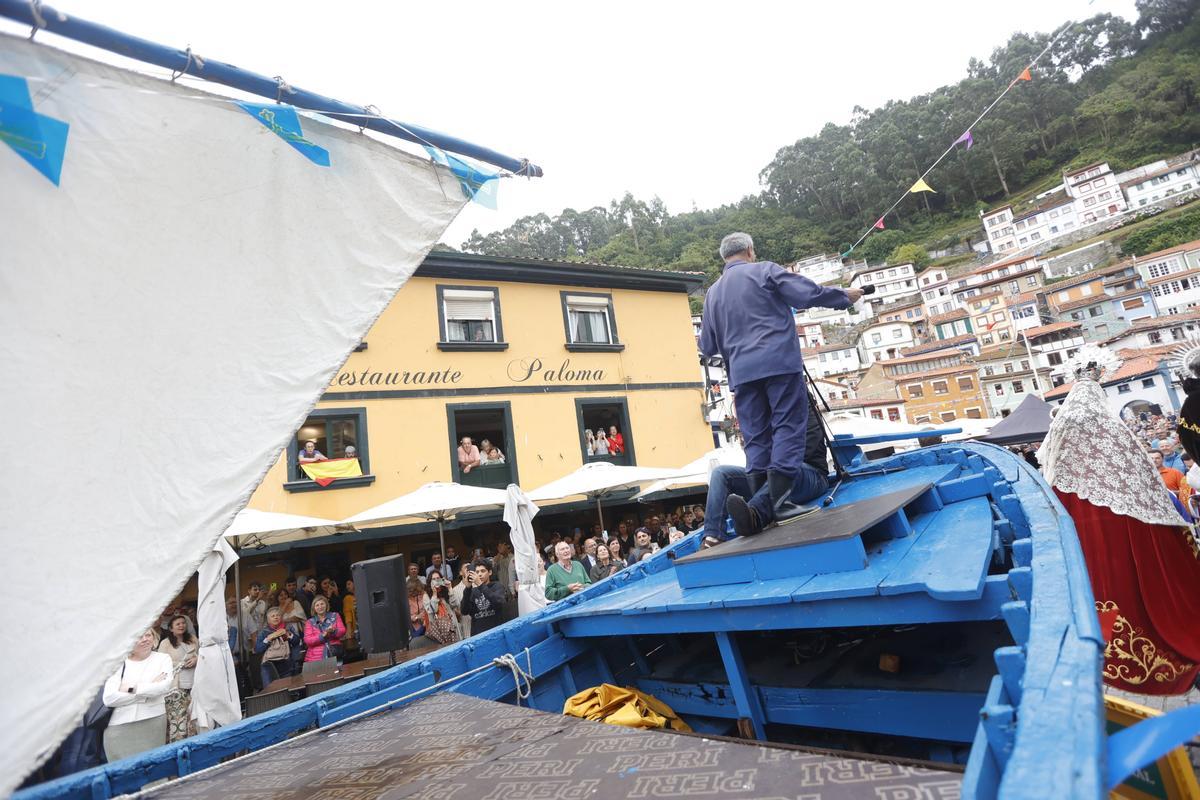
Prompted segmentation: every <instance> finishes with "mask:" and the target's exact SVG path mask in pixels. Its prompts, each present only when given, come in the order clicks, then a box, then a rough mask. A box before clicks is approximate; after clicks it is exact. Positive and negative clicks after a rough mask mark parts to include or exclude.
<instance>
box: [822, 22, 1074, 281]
mask: <svg viewBox="0 0 1200 800" xmlns="http://www.w3.org/2000/svg"><path fill="white" fill-rule="evenodd" d="M1074 24H1075V21H1074V20H1070V21H1068V22H1067V23H1066V24H1065V25H1063V26H1062V27H1061V28H1059V30H1058V32H1057V33H1055V34H1054V36H1052V37H1050V41H1049V42H1048V43H1047V44H1046V46H1045V47H1044V48H1042V52H1040V53H1038V54H1037V55H1036V56H1034V57H1033V60H1032V61H1030V62H1029V64H1028V65H1026V67H1025V69H1023V70H1021V72H1020V73H1019V74H1018V75H1017V77H1015V78H1013V79H1012V80H1011V81H1009V83H1008V85H1007V86H1005V87H1004V91H1002V92H1000V94H999V95H997V96H996V99H995V100H993V101H992V102H991V103H989V104H988V106H987V108H985V109H984V110H983V111H982V112H980V114H979V116H978V117H976V118H975V121H974V122H972V123H971V124H970V125H968V126H967V129H966V130H965V131H963V133H962V135H960V136H959V137H958V138H957V139H955V140H954V141H953V142H951V143H950V146H949V147H947V148H946V149H945V150H944V151H943V152H942V154H941V155H940V156H938V157H937V159H936V160H934V162H933V163H932V164H930V165H929V166H928V167H927V168H926V169H925V171H924V172H922V173H921V175H920V177H918V178H917V180H916V182H915V183H913V185H912V186H910V187H909V188H908V189H906V190H905V191H904V193H903V194H901V195H900V196H899V197H897V198H896V201H895V202H894V203H892V204H891V205H890V206H888V208H887V211H884V212H883V213H882V214H880V215H879V218H878V219H876V220H875V222H874V223H873V224H872V225H871V226H870V227H868V228H867V229H866V230H865V231H863V233H862V235H861V236H859V237H858V239H857V240H855V242H854V244H852V245H850V248H849V249H848V250H846V252H844V253H842V254H841V257H842V258H846V257H848V256H849V255H850V254H851V253H853V252H854V249H855V248H856V247H858V246H859V245H860V244H862V243H863V240H865V239H866V238H867V237H868V236H870V235H871V233H872V232H874V231H877V230H884V224H883V220H884V218H886V217H887V215H888V214H891V213H892V212H893V211H895V210H896V208H897V207H898V206H899V205H900V204H901V203H902V202H904V198H906V197H908V196H909V195H910V194H915V193H918V192H933V193H934V194H936V192H935V191H934V189H933V187H931V186H930V185H929V184H928V183H926V182H925V179H926V178H927V177H929V173H931V172H933V170H934V169H935V168H936V167H937V165H938V164H941V163H942V161H944V160H945V158H946V156H948V155H950V153H951V152H953V150H954V148H955V147H958V145H960V144H962V145H965V147H966V149H967V150H970V149H971V146H972V145H973V144H975V139H974V137H972V136H971V129H972V128H974V127H975V126H976V125H978V124H979V122H980V121H981V120H982V119H983V118H984V117H986V116H987V115H988V114H990V113H991V112H992V109H994V108H995V107H996V106H997V105H998V104H999V103H1000V101H1001V100H1003V99H1004V96H1005V95H1007V94H1008V93H1009V91H1011V90H1012V88H1013V87H1014V86H1016V85H1017V84H1018V83H1020V82H1022V81H1032V80H1033V68H1034V67H1035V66H1037V63H1038V62H1039V61H1041V60H1042V58H1043V57H1044V56H1045V55H1046V54H1047V53H1049V52H1050V48H1052V47H1054V44H1055V42H1057V41H1058V40H1059V38H1060V37H1061V36H1062V35H1063V34H1064V33H1066V32H1067V30H1069V29H1070V27H1071V26H1072V25H1074Z"/></svg>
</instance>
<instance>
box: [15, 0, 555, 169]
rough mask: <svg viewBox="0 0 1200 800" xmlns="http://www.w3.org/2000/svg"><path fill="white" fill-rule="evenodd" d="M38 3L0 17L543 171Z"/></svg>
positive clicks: (505, 165)
mask: <svg viewBox="0 0 1200 800" xmlns="http://www.w3.org/2000/svg"><path fill="white" fill-rule="evenodd" d="M37 9H38V11H40V13H39V14H37V16H35V13H34V4H32V3H30V2H29V0H0V17H7V18H8V19H11V20H14V21H16V22H20V23H22V24H24V25H29V26H31V27H33V28H35V30H36V29H38V28H41V27H42V26H43V24H44V27H45V30H47V31H49V32H50V33H54V34H57V35H59V36H63V37H66V38H67V39H74V40H75V41H77V42H83V43H84V44H90V45H91V46H93V47H99V48H100V49H102V50H108V51H109V52H111V53H116V54H117V55H121V56H124V57H126V58H132V59H136V60H138V61H143V62H145V63H147V64H154V65H156V66H159V67H162V68H164V69H169V70H171V71H172V72H178V73H180V74H181V75H194V76H196V77H197V78H203V79H204V80H206V81H212V82H213V83H220V84H223V85H225V86H231V87H233V88H235V89H241V90H242V91H244V92H249V93H250V94H255V95H258V96H259V97H266V98H268V99H270V100H274V101H275V102H286V103H288V104H289V105H293V106H296V107H297V108H307V109H311V110H312V111H319V112H321V113H322V114H325V115H326V116H330V117H333V118H334V119H339V120H341V121H343V122H349V123H350V124H351V125H357V126H359V127H363V128H370V129H371V130H373V131H377V132H379V133H382V134H386V135H388V136H395V137H396V138H398V139H404V140H406V141H409V142H416V143H418V144H430V145H433V146H434V147H437V148H440V149H442V150H446V151H448V152H451V153H458V154H460V155H464V156H469V157H470V158H475V159H478V160H480V161H482V162H484V163H487V164H493V165H495V166H497V167H500V168H502V169H506V170H509V171H510V172H514V173H516V174H518V175H526V176H529V177H534V178H537V177H541V175H542V168H541V167H539V166H537V165H536V164H531V163H529V160H528V159H524V158H513V157H512V156H506V155H504V154H503V153H498V152H496V151H495V150H492V149H490V148H487V147H483V146H481V145H477V144H473V143H471V142H467V141H463V140H462V139H458V138H456V137H454V136H449V135H447V134H444V133H438V132H437V131H434V130H430V129H429V128H423V127H421V126H420V125H412V124H409V123H407V122H394V121H392V120H389V119H386V118H384V117H381V116H380V115H379V114H378V113H376V112H373V111H371V110H369V109H367V108H365V107H363V106H356V105H353V104H351V103H343V102H341V101H340V100H334V99H333V98H332V97H326V96H324V95H320V94H316V93H315V92H309V91H305V90H304V89H298V88H295V87H291V86H288V85H287V84H286V83H285V82H284V81H283V79H282V78H280V79H276V78H268V77H267V76H266V75H260V74H258V73H256V72H250V71H249V70H244V69H239V68H238V67H235V66H233V65H232V64H226V63H224V62H221V61H217V60H216V59H213V58H209V57H207V56H203V58H202V59H201V58H196V56H195V55H194V54H193V53H191V51H190V50H177V49H175V48H172V47H167V46H166V45H161V44H158V43H157V42H151V41H149V40H148V39H141V38H138V37H136V36H130V35H129V34H127V33H122V32H121V31H118V30H115V29H113V28H109V27H107V26H105V25H100V24H97V23H95V22H89V21H87V20H85V19H80V18H79V17H76V16H74V15H68V14H63V13H61V12H59V11H58V10H57V9H54V8H51V7H50V6H48V5H40V6H38V7H37ZM201 55H203V54H201Z"/></svg>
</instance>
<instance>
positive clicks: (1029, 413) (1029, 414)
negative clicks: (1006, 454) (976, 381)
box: [982, 394, 1050, 445]
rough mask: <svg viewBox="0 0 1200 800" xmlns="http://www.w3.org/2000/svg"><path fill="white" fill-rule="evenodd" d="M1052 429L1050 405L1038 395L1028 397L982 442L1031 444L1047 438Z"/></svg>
mask: <svg viewBox="0 0 1200 800" xmlns="http://www.w3.org/2000/svg"><path fill="white" fill-rule="evenodd" d="M1049 429H1050V404H1049V403H1047V402H1046V401H1045V400H1043V399H1041V398H1040V397H1037V396H1036V395H1032V394H1031V395H1026V397H1025V399H1024V400H1022V401H1021V405H1019V406H1017V410H1016V411H1014V412H1012V413H1011V414H1009V415H1008V416H1007V417H1005V418H1004V419H1002V420H1001V421H1000V422H998V423H996V427H994V428H992V429H991V431H989V432H988V435H987V436H984V437H983V439H982V441H985V442H991V443H992V444H1001V445H1010V444H1029V443H1030V442H1040V441H1041V440H1042V439H1044V438H1046V431H1048V430H1049Z"/></svg>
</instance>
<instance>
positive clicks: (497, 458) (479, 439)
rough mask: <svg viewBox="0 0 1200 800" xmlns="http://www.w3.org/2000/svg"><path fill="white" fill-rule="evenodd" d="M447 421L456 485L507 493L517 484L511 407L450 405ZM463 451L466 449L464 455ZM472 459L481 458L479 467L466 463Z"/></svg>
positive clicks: (500, 404)
mask: <svg viewBox="0 0 1200 800" xmlns="http://www.w3.org/2000/svg"><path fill="white" fill-rule="evenodd" d="M446 417H447V423H448V427H449V431H450V474H451V475H453V476H454V481H455V482H456V483H461V484H463V485H464V486H483V487H487V488H489V489H503V488H505V487H506V486H508V485H509V484H510V483H516V482H517V453H516V443H515V438H514V437H513V426H512V406H511V404H509V403H449V404H447V405H446ZM467 439H469V440H470V444H469V449H467V448H468V445H467V444H466V442H465V440H467ZM460 448H464V452H463V453H462V454H460V452H459V451H460ZM476 451H478V452H476ZM468 456H471V457H477V458H478V463H473V462H472V461H466V458H467V457H468Z"/></svg>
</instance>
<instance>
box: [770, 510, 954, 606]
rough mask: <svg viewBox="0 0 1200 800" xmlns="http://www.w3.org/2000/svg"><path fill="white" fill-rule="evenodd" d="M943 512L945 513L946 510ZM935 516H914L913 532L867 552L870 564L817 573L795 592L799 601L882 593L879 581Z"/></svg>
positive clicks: (879, 544) (795, 598)
mask: <svg viewBox="0 0 1200 800" xmlns="http://www.w3.org/2000/svg"><path fill="white" fill-rule="evenodd" d="M943 513H944V512H943ZM933 519H934V515H933V514H920V515H918V516H916V517H914V518H913V520H912V523H911V524H912V527H913V531H914V535H912V536H905V537H904V538H902V539H887V540H885V541H882V542H879V543H877V544H875V545H872V546H871V547H870V549H869V551H868V553H867V566H866V568H865V569H862V570H859V571H857V572H838V573H829V574H826V575H815V576H813V578H812V580H810V581H807V582H806V583H805V584H804V586H802V587H801V588H800V589H799V590H797V591H796V592H795V593H793V595H792V598H793V599H794V600H795V601H796V602H811V601H813V600H827V599H831V598H836V597H866V596H870V595H876V594H878V593H879V584H880V582H882V581H883V579H884V578H886V577H887V576H888V575H889V574H890V573H891V571H892V570H893V569H895V567H896V565H897V564H899V563H900V561H901V560H902V559H903V558H904V556H905V555H906V554H907V553H908V551H909V550H910V549H911V548H912V547H913V545H914V544H915V543H916V542H917V541H918V540H919V539H920V537H921V536H922V535H924V530H925V528H926V526H928V525H929V524H930V523H931V522H932V521H933Z"/></svg>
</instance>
